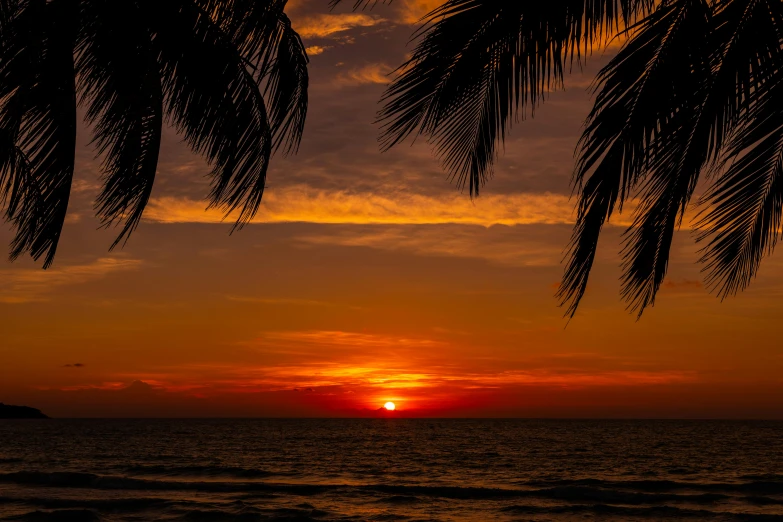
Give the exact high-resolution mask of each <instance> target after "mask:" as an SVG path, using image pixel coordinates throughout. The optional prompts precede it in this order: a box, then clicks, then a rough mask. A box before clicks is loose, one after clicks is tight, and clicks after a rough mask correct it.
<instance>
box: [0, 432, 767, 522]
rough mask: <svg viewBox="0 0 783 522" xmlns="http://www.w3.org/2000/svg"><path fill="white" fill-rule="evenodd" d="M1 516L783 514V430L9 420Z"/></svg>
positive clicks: (2, 456) (0, 482) (2, 451)
mask: <svg viewBox="0 0 783 522" xmlns="http://www.w3.org/2000/svg"><path fill="white" fill-rule="evenodd" d="M0 519H3V520H6V519H7V520H28V521H38V520H57V521H81V520H85V521H94V520H106V521H142V520H192V521H212V520H215V521H221V520H227V521H255V520H316V521H334V520H383V521H394V520H406V521H414V520H542V521H543V520H558V521H559V520H585V519H595V520H645V519H646V520H663V519H666V520H674V519H688V520H780V519H783V423H780V422H722V421H687V422H686V421H683V422H680V421H532V420H531V421H525V420H405V419H376V420H50V421H0Z"/></svg>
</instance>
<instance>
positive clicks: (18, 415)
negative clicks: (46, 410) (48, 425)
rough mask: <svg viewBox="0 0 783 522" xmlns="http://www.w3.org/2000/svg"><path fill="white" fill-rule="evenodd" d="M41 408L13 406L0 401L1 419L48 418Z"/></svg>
mask: <svg viewBox="0 0 783 522" xmlns="http://www.w3.org/2000/svg"><path fill="white" fill-rule="evenodd" d="M48 418H49V417H48V416H47V415H44V414H43V413H42V412H41V410H38V409H36V408H31V407H29V406H12V405H10V404H3V403H2V402H0V419H48Z"/></svg>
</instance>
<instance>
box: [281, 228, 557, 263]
mask: <svg viewBox="0 0 783 522" xmlns="http://www.w3.org/2000/svg"><path fill="white" fill-rule="evenodd" d="M540 232H542V231H541V230H536V231H531V230H522V229H519V228H516V227H492V228H489V229H487V228H483V227H476V226H473V227H464V226H443V225H421V226H416V227H401V226H387V227H372V228H362V229H360V230H356V229H355V228H352V229H345V228H340V229H337V230H329V231H327V232H325V233H322V234H318V235H306V236H299V237H297V238H296V240H298V241H301V242H303V243H306V244H314V245H340V246H348V247H351V246H353V247H366V248H374V249H380V250H390V251H406V252H412V253H414V254H416V255H424V256H447V257H463V258H471V259H484V260H487V261H490V262H492V263H495V264H499V265H504V266H557V265H558V264H559V263H560V260H561V258H562V257H563V244H565V241H567V236H565V237H564V238H563V241H561V242H556V241H553V240H552V234H551V232H547V233H545V234H541V233H540Z"/></svg>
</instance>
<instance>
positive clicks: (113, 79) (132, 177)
mask: <svg viewBox="0 0 783 522" xmlns="http://www.w3.org/2000/svg"><path fill="white" fill-rule="evenodd" d="M144 15H145V13H144V12H143V11H141V10H140V9H138V7H137V6H136V5H135V4H133V3H121V4H117V3H116V2H113V1H111V0H88V1H85V2H83V8H82V16H83V34H84V41H83V42H82V43H81V45H80V49H79V53H78V55H79V57H80V60H79V62H78V64H77V69H78V72H79V76H80V77H81V78H82V83H83V98H84V100H86V101H87V103H88V104H89V109H88V111H87V120H88V121H89V122H93V123H95V136H96V142H97V146H98V151H99V152H100V153H101V154H103V155H104V164H103V170H104V175H103V181H104V187H103V190H102V191H101V193H100V194H99V196H98V199H97V202H96V207H97V212H98V215H99V216H100V218H101V221H102V222H103V223H104V225H110V224H113V223H115V222H117V221H119V220H124V222H125V224H124V226H123V228H122V231H121V232H120V234H119V236H118V237H117V239H116V240H115V242H114V243H113V244H112V248H113V247H114V246H116V245H117V244H118V243H119V242H120V241H122V240H123V238H125V239H126V240H127V238H128V236H129V235H130V233H131V232H132V231H133V230H134V229H135V228H136V226H138V224H139V221H140V220H141V216H142V213H143V211H144V207H145V206H146V204H147V202H148V201H149V198H150V194H151V192H152V186H153V183H154V181H155V173H156V170H157V165H158V153H159V150H160V141H161V131H162V126H163V93H162V90H161V81H160V74H159V71H158V64H157V60H156V57H155V56H154V54H153V52H152V49H151V42H150V36H151V35H150V34H149V32H148V31H147V30H146V23H145V19H144Z"/></svg>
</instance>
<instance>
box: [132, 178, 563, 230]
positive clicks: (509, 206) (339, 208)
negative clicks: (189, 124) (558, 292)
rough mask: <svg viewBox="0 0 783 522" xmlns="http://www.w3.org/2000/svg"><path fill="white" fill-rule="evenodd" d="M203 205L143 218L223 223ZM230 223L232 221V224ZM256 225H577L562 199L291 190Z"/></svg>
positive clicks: (277, 194) (167, 203) (176, 203)
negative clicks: (474, 198) (574, 223)
mask: <svg viewBox="0 0 783 522" xmlns="http://www.w3.org/2000/svg"><path fill="white" fill-rule="evenodd" d="M205 206H206V205H205V204H204V203H203V202H201V201H195V200H191V199H184V198H174V197H163V198H153V199H152V200H151V201H150V203H149V205H148V206H147V210H146V211H145V214H144V218H145V219H146V220H148V221H154V222H159V223H221V222H225V221H226V220H225V219H224V217H225V216H224V215H223V213H222V212H220V211H218V210H215V209H212V210H209V211H205V210H204V207H205ZM228 222H230V220H228ZM253 223H328V224H339V223H343V224H386V225H395V224H396V225H425V224H445V223H450V224H461V225H480V226H484V227H489V226H492V225H531V224H550V225H554V224H571V223H573V202H571V201H570V200H569V198H568V196H565V195H562V194H551V193H543V194H525V193H517V194H507V195H494V194H493V195H487V196H482V197H480V198H478V199H476V200H473V201H471V200H470V199H469V198H468V197H466V196H465V195H463V194H458V193H454V192H452V193H448V194H444V195H439V196H428V195H423V194H411V193H398V194H387V195H384V194H378V193H352V192H347V191H334V192H330V191H325V190H320V189H312V188H309V187H306V186H302V185H300V186H292V187H286V188H281V189H277V190H274V191H268V192H267V193H266V194H265V195H264V201H263V203H262V205H261V208H260V209H259V211H258V214H257V215H256V217H255V218H254V219H253Z"/></svg>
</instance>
